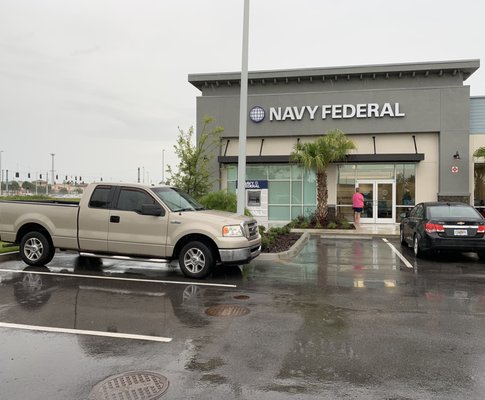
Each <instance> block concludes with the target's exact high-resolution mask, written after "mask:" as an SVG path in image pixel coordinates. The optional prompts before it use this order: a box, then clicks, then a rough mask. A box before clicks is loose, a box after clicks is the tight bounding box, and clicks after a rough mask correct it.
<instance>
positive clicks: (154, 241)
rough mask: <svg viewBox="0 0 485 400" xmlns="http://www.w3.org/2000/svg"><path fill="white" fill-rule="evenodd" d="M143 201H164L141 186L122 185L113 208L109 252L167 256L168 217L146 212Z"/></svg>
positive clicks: (109, 231)
mask: <svg viewBox="0 0 485 400" xmlns="http://www.w3.org/2000/svg"><path fill="white" fill-rule="evenodd" d="M142 205H160V203H158V201H157V200H155V198H154V197H152V196H151V195H150V194H149V193H148V192H146V191H145V190H143V189H141V188H132V187H121V188H120V189H119V195H118V196H117V199H116V201H115V203H114V204H113V207H112V209H111V212H110V216H109V230H108V252H110V253H115V254H125V255H131V256H149V257H154V258H155V257H161V258H163V257H165V256H166V243H167V227H168V223H167V220H168V217H167V214H166V211H165V209H164V208H163V207H162V206H160V207H161V208H162V210H163V212H162V213H163V215H161V216H154V215H142V213H141V212H142Z"/></svg>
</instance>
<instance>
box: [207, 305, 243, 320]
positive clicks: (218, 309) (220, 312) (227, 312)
mask: <svg viewBox="0 0 485 400" xmlns="http://www.w3.org/2000/svg"><path fill="white" fill-rule="evenodd" d="M205 313H206V314H207V315H210V316H211V317H240V316H242V315H246V314H249V308H247V307H241V306H233V305H227V304H221V305H218V306H213V307H209V308H208V309H207V310H205Z"/></svg>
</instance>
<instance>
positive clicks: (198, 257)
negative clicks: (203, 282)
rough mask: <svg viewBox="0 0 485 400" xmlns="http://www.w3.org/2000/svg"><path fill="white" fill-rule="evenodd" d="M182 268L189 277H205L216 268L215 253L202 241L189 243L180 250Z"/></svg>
mask: <svg viewBox="0 0 485 400" xmlns="http://www.w3.org/2000/svg"><path fill="white" fill-rule="evenodd" d="M179 264H180V269H181V270H182V272H183V274H184V275H185V276H187V277H189V278H198V279H200V278H205V277H206V276H207V275H209V274H210V273H211V271H212V269H213V268H214V264H215V262H214V255H213V254H212V251H211V249H210V248H209V247H208V246H207V245H205V244H204V243H202V242H198V241H194V242H189V243H187V244H186V245H185V246H184V247H183V248H182V251H181V252H180V256H179Z"/></svg>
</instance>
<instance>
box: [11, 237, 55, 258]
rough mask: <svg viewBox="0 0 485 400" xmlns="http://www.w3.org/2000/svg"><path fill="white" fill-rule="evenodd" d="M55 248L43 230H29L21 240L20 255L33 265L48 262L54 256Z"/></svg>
mask: <svg viewBox="0 0 485 400" xmlns="http://www.w3.org/2000/svg"><path fill="white" fill-rule="evenodd" d="M54 253H55V248H54V247H53V246H52V244H51V242H50V241H49V239H47V237H46V235H45V234H44V233H42V232H37V231H34V232H28V233H26V234H25V235H24V236H23V237H22V240H21V241H20V257H21V258H22V260H23V261H24V262H25V263H26V264H28V265H32V266H41V265H45V264H48V263H49V262H50V261H51V260H52V258H53V257H54Z"/></svg>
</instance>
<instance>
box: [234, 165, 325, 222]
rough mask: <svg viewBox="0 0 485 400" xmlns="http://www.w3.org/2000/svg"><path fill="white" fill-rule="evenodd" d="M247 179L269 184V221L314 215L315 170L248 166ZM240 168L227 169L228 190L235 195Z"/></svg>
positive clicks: (315, 200)
mask: <svg viewBox="0 0 485 400" xmlns="http://www.w3.org/2000/svg"><path fill="white" fill-rule="evenodd" d="M246 171H247V176H246V179H248V180H267V181H268V189H269V190H268V218H269V220H270V221H271V220H272V221H290V220H291V219H294V218H297V217H299V216H305V217H308V216H309V215H310V214H312V213H314V212H315V209H316V202H317V195H316V179H315V173H314V172H313V171H306V170H304V169H303V168H301V167H300V166H298V165H294V164H293V165H284V164H282V165H280V164H277V165H248V166H247V168H246ZM236 186H237V166H235V165H231V166H227V190H228V191H232V192H234V193H235V192H236Z"/></svg>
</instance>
